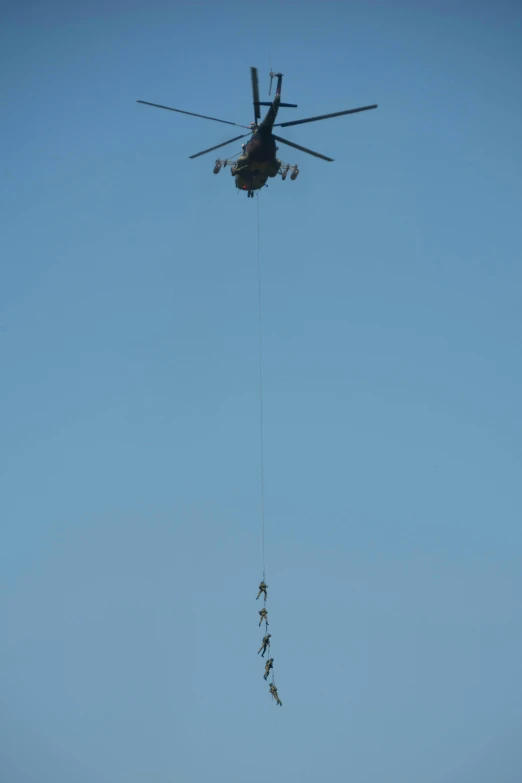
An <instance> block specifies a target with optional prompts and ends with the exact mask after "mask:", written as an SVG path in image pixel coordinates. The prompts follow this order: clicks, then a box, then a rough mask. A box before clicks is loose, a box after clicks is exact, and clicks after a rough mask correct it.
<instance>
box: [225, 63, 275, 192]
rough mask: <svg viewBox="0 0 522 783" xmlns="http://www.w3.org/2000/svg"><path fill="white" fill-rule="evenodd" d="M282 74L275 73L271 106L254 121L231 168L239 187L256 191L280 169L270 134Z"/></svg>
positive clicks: (273, 141)
mask: <svg viewBox="0 0 522 783" xmlns="http://www.w3.org/2000/svg"><path fill="white" fill-rule="evenodd" d="M281 84H282V76H281V75H278V80H277V89H276V94H275V97H274V100H273V101H272V105H271V106H270V108H269V110H268V111H267V113H266V117H265V118H264V120H263V121H262V122H261V123H260V124H259V125H257V126H256V125H255V124H253V125H252V126H251V127H253V128H255V131H254V133H253V134H252V137H251V139H250V141H249V142H248V144H245V146H244V148H243V154H242V155H241V156H240V157H239V158H238V160H237V163H236V165H235V166H234V167H233V168H232V170H231V171H232V175H233V176H234V178H235V181H236V188H239V190H247V191H253V190H259V189H260V188H262V187H264V186H265V185H266V181H267V179H268V178H269V177H276V176H277V174H278V172H279V169H280V168H281V161H280V160H278V159H277V157H276V152H277V147H276V143H275V139H274V137H273V136H272V129H273V127H274V122H275V120H276V117H277V112H278V110H279V104H280V101H281Z"/></svg>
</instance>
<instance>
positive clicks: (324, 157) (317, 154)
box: [272, 134, 333, 163]
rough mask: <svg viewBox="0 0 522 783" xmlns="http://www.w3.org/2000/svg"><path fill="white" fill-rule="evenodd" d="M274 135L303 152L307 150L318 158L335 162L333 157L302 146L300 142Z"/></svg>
mask: <svg viewBox="0 0 522 783" xmlns="http://www.w3.org/2000/svg"><path fill="white" fill-rule="evenodd" d="M272 137H273V138H274V139H276V140H277V141H280V142H282V143H283V144H288V146H289V147H295V148H296V150H301V152H307V153H308V154H309V155H313V156H314V157H316V158H322V160H327V161H329V162H330V163H333V158H327V157H326V155H321V153H320V152H314V151H313V150H309V149H307V148H306V147H301V145H300V144H294V142H293V141H288V140H287V139H282V138H281V136H274V134H272Z"/></svg>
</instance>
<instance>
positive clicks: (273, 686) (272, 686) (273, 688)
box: [269, 682, 283, 707]
mask: <svg viewBox="0 0 522 783" xmlns="http://www.w3.org/2000/svg"><path fill="white" fill-rule="evenodd" d="M269 690H270V693H271V694H272V696H273V697H274V699H275V700H276V702H277V705H278V707H282V706H283V702H282V701H281V699H280V698H279V694H278V692H277V688H276V686H275V682H273V683H272V684H271V685H270V688H269Z"/></svg>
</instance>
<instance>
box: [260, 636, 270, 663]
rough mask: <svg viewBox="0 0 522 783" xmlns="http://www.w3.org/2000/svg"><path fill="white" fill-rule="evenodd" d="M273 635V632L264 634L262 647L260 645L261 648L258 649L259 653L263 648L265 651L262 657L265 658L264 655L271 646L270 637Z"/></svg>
mask: <svg viewBox="0 0 522 783" xmlns="http://www.w3.org/2000/svg"><path fill="white" fill-rule="evenodd" d="M271 636H272V634H271V633H267V635H266V636H263V641H262V642H261V647H260V648H259V650H258V651H257V654H258V655H259V653H260V652H261V650H263V652H262V655H261V658H264V657H265V653H266V651H267V649H268V647H270V637H271Z"/></svg>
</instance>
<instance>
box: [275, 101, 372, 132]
mask: <svg viewBox="0 0 522 783" xmlns="http://www.w3.org/2000/svg"><path fill="white" fill-rule="evenodd" d="M377 105H378V104H376V103H374V104H373V106H361V107H360V108H359V109H347V110H346V111H336V112H334V113H333V114H321V116H320V117H307V118H306V119H305V120H293V121H292V122H276V125H279V126H280V127H281V128H288V126H289V125H302V124H303V123H305V122H316V121H317V120H329V119H330V117H341V116H342V115H343V114H356V113H357V112H358V111H368V109H376V108H377ZM274 127H275V126H274Z"/></svg>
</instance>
